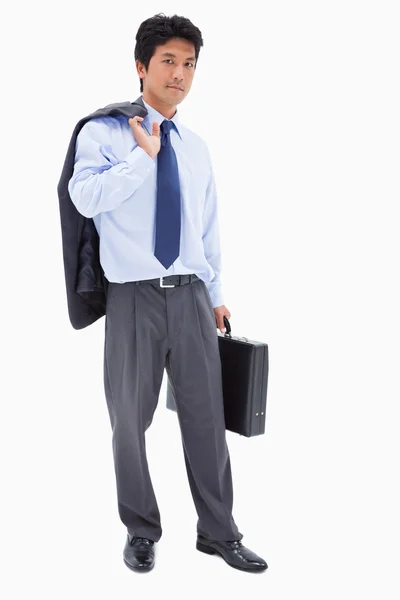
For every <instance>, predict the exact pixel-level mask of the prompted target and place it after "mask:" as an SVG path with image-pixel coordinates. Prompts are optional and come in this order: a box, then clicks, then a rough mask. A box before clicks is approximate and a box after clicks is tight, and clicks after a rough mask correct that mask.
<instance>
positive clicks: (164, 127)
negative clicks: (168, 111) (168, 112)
mask: <svg viewBox="0 0 400 600" xmlns="http://www.w3.org/2000/svg"><path fill="white" fill-rule="evenodd" d="M173 124H174V123H173V121H168V119H164V121H163V122H162V123H161V126H160V129H161V131H162V132H163V133H169V132H170V131H171V129H172V126H173Z"/></svg>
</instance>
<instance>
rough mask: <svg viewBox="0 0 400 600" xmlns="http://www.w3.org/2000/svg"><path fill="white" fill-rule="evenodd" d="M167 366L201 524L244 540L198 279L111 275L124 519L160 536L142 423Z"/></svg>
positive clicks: (111, 357)
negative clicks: (174, 281) (170, 282)
mask: <svg viewBox="0 0 400 600" xmlns="http://www.w3.org/2000/svg"><path fill="white" fill-rule="evenodd" d="M164 368H166V369H167V374H168V378H169V381H170V383H171V385H172V386H173V389H174V394H175V400H176V408H177V417H178V420H179V426H180V430H181V438H182V445H183V452H184V459H185V465H186V471H187V476H188V480H189V485H190V490H191V494H192V497H193V501H194V504H195V508H196V512H197V515H198V521H197V533H199V534H201V535H202V536H204V537H206V538H209V539H213V540H239V539H242V537H243V534H242V533H240V532H239V531H238V528H237V526H236V524H235V521H234V519H233V516H232V506H233V489H232V488H233V486H232V473H231V463H230V457H229V451H228V447H227V442H226V429H225V418H224V410H223V396H222V373H221V359H220V354H219V346H218V333H217V326H216V321H215V316H214V311H213V308H212V303H211V298H210V295H209V292H208V290H207V287H206V285H205V283H204V281H203V280H202V279H198V280H196V281H192V282H191V283H188V284H185V285H181V286H176V287H173V288H162V287H159V286H158V285H157V284H151V283H140V284H139V283H138V282H135V281H131V282H127V283H122V284H120V283H112V282H110V283H109V287H108V296H107V307H106V316H105V341H104V388H105V396H106V401H107V406H108V412H109V415H110V421H111V427H112V448H113V456H114V466H115V475H116V483H117V497H118V511H119V516H120V519H121V521H122V522H123V523H124V525H125V526H126V528H127V531H128V533H130V534H131V535H135V536H141V537H147V538H149V539H152V540H154V541H155V542H157V541H158V540H159V539H160V537H161V534H162V528H161V521H160V512H159V509H158V505H157V501H156V497H155V494H154V489H153V485H152V482H151V479H150V473H149V469H148V463H147V458H146V447H145V431H146V430H147V429H148V428H149V426H150V424H151V422H152V419H153V415H154V411H155V409H156V407H157V403H158V397H159V392H160V388H161V384H162V379H163V374H164Z"/></svg>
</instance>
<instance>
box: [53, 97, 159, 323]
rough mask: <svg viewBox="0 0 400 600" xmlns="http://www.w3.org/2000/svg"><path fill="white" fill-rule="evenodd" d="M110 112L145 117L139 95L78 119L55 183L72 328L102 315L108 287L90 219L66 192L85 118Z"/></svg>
mask: <svg viewBox="0 0 400 600" xmlns="http://www.w3.org/2000/svg"><path fill="white" fill-rule="evenodd" d="M113 115H125V116H126V117H127V119H129V118H131V117H135V116H137V115H138V116H139V117H145V116H146V115H147V109H146V107H145V105H144V103H143V102H142V98H141V96H139V98H137V99H136V100H135V101H134V102H129V101H126V102H115V103H114V104H107V106H105V107H104V108H99V109H98V110H96V111H95V112H93V113H91V114H90V115H88V116H87V117H84V118H83V119H81V120H80V121H78V123H77V124H76V126H75V129H74V131H73V133H72V137H71V140H70V142H69V146H68V150H67V155H66V157H65V161H64V166H63V169H62V173H61V177H60V181H59V183H58V186H57V191H58V198H59V202H60V218H61V235H62V248H63V258H64V272H65V284H66V289H67V304H68V313H69V319H70V321H71V325H72V327H74V329H83V328H84V327H87V326H88V325H91V324H92V323H94V322H95V321H97V319H99V318H100V317H102V316H104V315H105V312H106V302H107V289H108V281H107V279H106V278H105V276H104V271H103V268H102V267H101V264H100V258H99V255H100V252H99V241H100V240H99V235H98V233H97V229H96V227H95V224H94V222H93V219H92V218H87V217H84V216H83V215H81V213H80V212H78V210H77V208H76V207H75V204H74V203H73V202H72V200H71V197H70V195H69V192H68V183H69V180H70V179H71V177H72V175H73V171H74V163H75V145H76V138H77V136H78V133H79V132H80V130H81V129H82V127H83V125H84V124H85V123H86V122H87V121H89V119H94V118H95V117H104V116H113ZM132 136H133V134H132Z"/></svg>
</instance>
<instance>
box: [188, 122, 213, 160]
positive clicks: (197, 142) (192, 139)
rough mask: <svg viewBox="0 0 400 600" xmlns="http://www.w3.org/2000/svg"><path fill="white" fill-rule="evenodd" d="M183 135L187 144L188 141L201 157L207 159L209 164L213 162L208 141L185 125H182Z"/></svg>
mask: <svg viewBox="0 0 400 600" xmlns="http://www.w3.org/2000/svg"><path fill="white" fill-rule="evenodd" d="M181 129H182V132H183V135H184V136H185V142H186V141H187V142H188V143H189V144H190V145H191V146H193V147H194V148H195V149H196V152H198V153H199V154H200V155H201V156H203V157H205V158H206V159H207V160H208V161H209V162H210V161H211V157H210V152H209V149H208V145H207V143H206V141H205V140H204V139H203V138H202V137H201V136H200V135H199V134H198V133H196V132H195V131H193V130H192V129H189V128H188V127H186V126H185V125H181Z"/></svg>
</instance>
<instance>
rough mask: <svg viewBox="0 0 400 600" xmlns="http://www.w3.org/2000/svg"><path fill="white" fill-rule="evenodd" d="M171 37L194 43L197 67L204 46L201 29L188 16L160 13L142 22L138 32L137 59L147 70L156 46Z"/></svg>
mask: <svg viewBox="0 0 400 600" xmlns="http://www.w3.org/2000/svg"><path fill="white" fill-rule="evenodd" d="M171 38H183V39H185V40H188V41H189V42H192V43H193V44H194V48H195V57H196V64H195V65H194V68H195V69H196V65H197V59H198V56H199V53H200V48H201V46H203V38H202V36H201V31H200V29H199V28H198V27H196V26H195V25H193V23H192V22H191V21H190V20H189V19H187V18H186V17H180V16H178V15H173V16H172V17H167V16H166V15H165V14H164V13H158V14H157V15H154V17H150V18H149V19H146V20H145V21H143V23H141V24H140V27H139V29H138V30H137V33H136V46H135V61H136V60H140V62H141V63H142V64H143V66H144V67H145V69H146V71H147V69H148V68H149V63H150V59H151V57H152V56H153V54H154V51H155V49H156V47H157V46H162V45H163V44H166V43H167V42H168V41H169V40H170V39H171ZM139 79H140V91H141V92H143V79H142V78H141V77H139Z"/></svg>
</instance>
